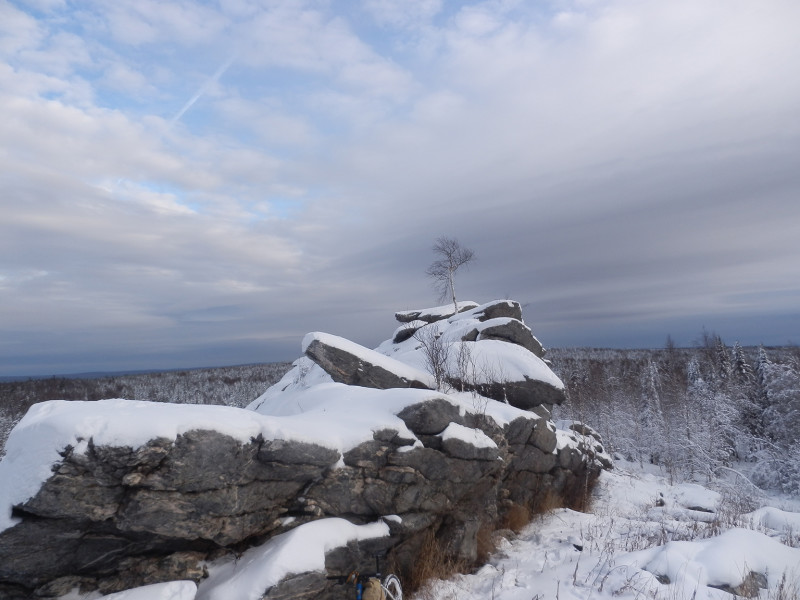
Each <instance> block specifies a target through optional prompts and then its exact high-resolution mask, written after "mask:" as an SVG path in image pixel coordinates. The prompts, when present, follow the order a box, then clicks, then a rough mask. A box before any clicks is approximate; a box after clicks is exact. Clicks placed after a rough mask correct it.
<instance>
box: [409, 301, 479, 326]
mask: <svg viewBox="0 0 800 600" xmlns="http://www.w3.org/2000/svg"><path fill="white" fill-rule="evenodd" d="M477 306H478V304H477V303H476V302H469V301H465V302H459V303H458V312H459V313H461V312H464V311H465V310H471V309H473V308H475V307H477ZM454 314H456V310H455V307H454V306H453V305H452V304H445V305H444V306H435V307H434V308H420V309H417V310H402V311H399V312H396V313H394V318H395V319H397V320H398V321H399V322H400V323H411V322H412V321H425V322H426V323H434V322H436V321H441V320H442V319H447V318H449V317H452V316H453V315H454Z"/></svg>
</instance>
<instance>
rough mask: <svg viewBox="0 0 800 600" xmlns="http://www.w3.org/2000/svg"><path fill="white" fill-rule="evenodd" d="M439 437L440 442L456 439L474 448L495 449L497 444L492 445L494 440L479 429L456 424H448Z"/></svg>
mask: <svg viewBox="0 0 800 600" xmlns="http://www.w3.org/2000/svg"><path fill="white" fill-rule="evenodd" d="M439 435H440V436H441V438H442V441H444V440H451V439H456V440H461V441H462V442H466V443H467V444H470V445H472V446H475V447H476V448H497V444H495V443H494V440H492V438H490V437H489V436H488V435H486V434H485V433H483V432H482V431H481V430H480V429H472V428H471V427H464V426H463V425H459V424H458V423H450V425H448V426H447V428H445V430H444V431H443V432H442V433H440V434H439Z"/></svg>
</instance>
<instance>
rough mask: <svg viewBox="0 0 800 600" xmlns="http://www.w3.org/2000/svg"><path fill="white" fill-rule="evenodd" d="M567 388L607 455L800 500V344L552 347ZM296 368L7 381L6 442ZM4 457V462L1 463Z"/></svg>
mask: <svg viewBox="0 0 800 600" xmlns="http://www.w3.org/2000/svg"><path fill="white" fill-rule="evenodd" d="M547 356H548V358H549V359H550V361H551V362H552V364H553V370H554V371H555V372H556V374H558V375H559V377H561V379H562V380H563V381H564V383H565V385H566V386H567V391H568V400H567V402H566V403H565V404H564V405H562V406H561V407H558V408H557V409H556V411H557V414H556V415H555V416H556V417H557V418H561V419H575V420H578V421H583V422H586V423H589V424H591V425H592V427H594V428H595V429H597V430H598V431H599V432H600V433H601V434H602V436H603V439H604V441H605V443H606V446H607V448H608V449H609V450H610V451H611V452H612V453H613V454H616V455H618V456H620V457H622V458H625V459H627V460H633V461H637V462H640V463H649V464H653V465H657V466H660V467H661V468H662V469H663V471H664V472H665V474H666V475H667V476H668V477H669V478H670V479H671V480H672V481H684V480H693V479H694V480H701V481H702V480H711V479H714V478H716V477H718V476H720V475H722V474H727V475H734V476H738V477H742V478H746V479H747V480H748V481H750V482H752V483H753V484H755V485H758V486H760V487H762V488H765V489H772V490H780V491H782V492H784V493H789V494H793V495H798V494H800V446H799V445H798V444H797V443H796V441H797V439H798V437H800V348H798V347H796V346H789V347H770V348H763V347H742V346H740V345H739V344H738V343H734V344H733V345H732V346H730V345H728V344H726V343H725V342H724V341H723V339H722V338H721V337H720V336H719V335H717V334H715V333H709V332H703V333H702V335H701V338H700V340H699V342H698V343H697V345H696V346H695V347H692V348H676V347H675V346H674V344H672V342H671V340H670V338H667V341H666V343H665V348H663V349H653V350H617V349H589V348H569V349H551V350H549V351H548V355H547ZM290 366H291V365H290V364H289V363H269V364H262V365H248V366H238V367H220V368H216V369H195V370H188V371H165V372H157V373H144V374H133V375H116V376H109V377H99V378H92V379H89V378H76V379H70V378H64V377H52V378H47V379H30V380H27V381H15V382H5V383H0V442H5V439H6V437H7V436H8V433H9V432H10V430H11V428H12V427H13V425H14V424H15V423H16V422H17V421H19V419H21V418H22V416H23V415H24V414H25V411H27V409H28V407H30V405H31V404H33V403H35V402H40V401H43V400H51V399H65V400H98V399H102V398H127V399H131V400H151V401H156V402H175V403H187V404H225V405H230V406H239V407H243V406H246V405H247V404H248V403H250V402H251V401H252V400H253V399H254V398H256V397H257V396H259V395H260V394H261V393H263V391H264V390H265V389H267V387H269V386H270V385H272V384H273V383H274V382H276V381H278V380H279V379H280V378H281V377H282V376H283V374H284V373H285V372H286V371H287V370H288V369H289V367H290ZM1 455H2V454H0V456H1Z"/></svg>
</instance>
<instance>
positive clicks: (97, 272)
mask: <svg viewBox="0 0 800 600" xmlns="http://www.w3.org/2000/svg"><path fill="white" fill-rule="evenodd" d="M797 23H800V3H798V2H797V1H796V0H671V1H670V2H663V1H659V0H542V1H536V2H534V1H527V2H525V1H517V0H487V1H482V2H479V1H463V2H462V1H445V0H358V1H357V0H347V1H338V0H308V1H305V0H294V1H283V0H269V1H268V0H218V1H215V2H195V1H188V0H178V1H171V0H115V1H114V2H106V1H105V0H81V1H68V0H29V1H27V2H23V1H17V0H14V1H8V0H0V111H1V112H0V114H2V118H0V375H28V374H36V375H39V374H54V373H77V372H86V371H107V370H133V369H167V368H182V367H193V366H196V367H199V366H215V365H232V364H243V363H257V362H271V361H282V360H292V359H294V358H296V357H297V356H299V355H300V342H301V340H302V337H303V335H304V334H305V333H307V332H309V331H325V332H328V333H333V334H336V335H341V336H344V337H347V338H349V339H352V340H354V341H356V342H358V343H361V344H364V345H366V346H370V347H373V346H375V345H377V344H378V343H379V342H380V341H382V340H383V339H385V338H387V337H389V336H390V335H391V333H392V331H393V330H394V328H395V327H396V325H397V324H396V323H395V321H394V318H393V313H394V312H395V311H397V310H404V309H413V308H421V307H427V306H433V305H436V304H438V303H439V302H438V298H437V294H436V293H435V291H434V289H433V287H432V285H431V281H430V279H429V278H427V277H426V275H425V271H426V269H427V267H428V265H429V264H430V263H431V262H432V261H433V260H434V258H435V257H434V256H433V253H432V250H431V249H432V246H433V244H434V243H435V241H436V239H437V238H438V237H440V236H448V237H452V238H456V239H458V240H459V241H460V242H461V243H462V244H463V245H464V246H467V247H469V248H471V249H472V250H473V251H474V252H475V256H476V261H475V262H474V263H473V264H472V265H471V267H470V268H469V269H468V270H464V271H461V272H459V273H458V274H457V280H456V281H457V292H458V294H459V298H460V299H464V300H467V299H469V300H474V301H476V302H485V301H489V300H493V299H496V298H513V299H515V300H518V301H519V302H520V303H522V304H523V307H524V315H525V320H526V323H527V324H528V325H529V326H530V327H531V328H532V329H533V331H534V334H535V335H537V337H538V338H539V339H540V340H541V341H542V342H543V343H544V345H545V346H549V347H566V346H595V347H660V346H662V345H663V343H664V340H665V339H666V336H667V335H668V334H669V335H671V337H672V338H673V339H674V340H675V341H676V343H677V344H678V345H686V346H688V345H692V344H693V343H694V342H695V340H697V339H698V338H699V337H700V334H701V332H702V330H703V328H705V329H706V330H709V331H714V332H716V333H718V334H719V335H721V336H722V338H723V339H724V340H725V341H726V342H728V343H731V344H732V343H733V342H734V341H740V342H741V343H742V344H746V345H749V344H760V343H763V344H766V345H781V344H786V343H789V342H798V341H800V76H799V75H798V70H797V65H798V64H800V36H798V35H797V27H796V26H797Z"/></svg>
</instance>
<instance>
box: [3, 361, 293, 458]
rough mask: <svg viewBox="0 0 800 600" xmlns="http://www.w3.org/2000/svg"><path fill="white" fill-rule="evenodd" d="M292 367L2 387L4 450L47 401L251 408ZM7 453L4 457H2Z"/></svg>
mask: <svg viewBox="0 0 800 600" xmlns="http://www.w3.org/2000/svg"><path fill="white" fill-rule="evenodd" d="M290 367H291V363H267V364H261V365H246V366H238V367H217V368H211V369H192V370H188V371H163V372H157V373H137V374H129V375H114V376H108V377H97V378H85V377H79V378H68V377H50V378H46V379H29V380H27V381H11V382H0V448H2V446H3V445H4V444H5V441H6V438H7V437H8V434H9V432H10V431H11V429H12V427H13V426H14V425H15V424H16V423H17V422H18V421H19V420H20V419H21V418H22V417H23V416H24V415H25V413H26V412H27V410H28V408H30V406H31V405H33V404H35V403H37V402H43V401H45V400H103V399H106V398H126V399H128V400H150V401H153V402H174V403H177V404H223V405H228V406H239V407H243V406H247V405H248V404H249V403H250V402H252V401H253V400H255V399H256V398H257V397H258V396H260V395H261V394H263V393H264V392H265V391H266V390H267V388H268V387H269V386H271V385H272V384H273V383H275V382H276V381H278V380H279V379H280V378H281V377H283V375H284V373H286V371H288V370H289V368H290ZM2 454H4V452H0V456H2Z"/></svg>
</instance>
